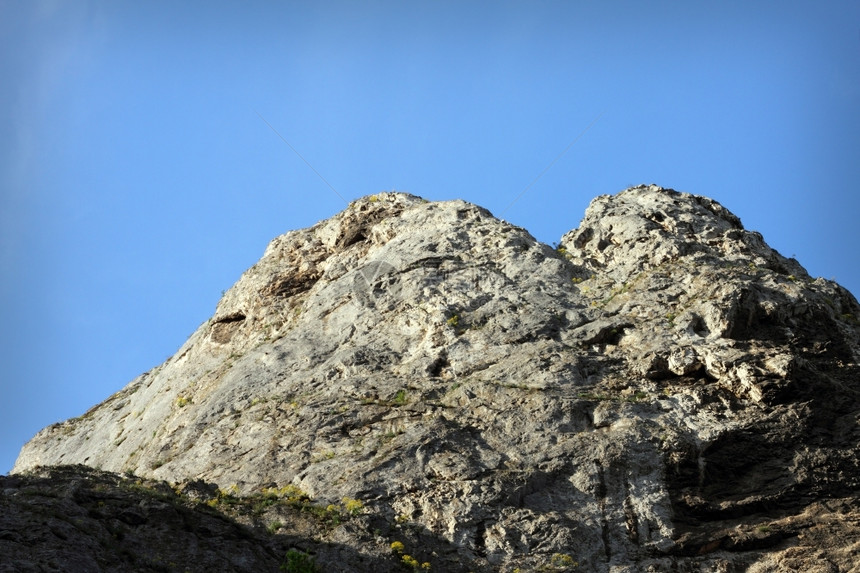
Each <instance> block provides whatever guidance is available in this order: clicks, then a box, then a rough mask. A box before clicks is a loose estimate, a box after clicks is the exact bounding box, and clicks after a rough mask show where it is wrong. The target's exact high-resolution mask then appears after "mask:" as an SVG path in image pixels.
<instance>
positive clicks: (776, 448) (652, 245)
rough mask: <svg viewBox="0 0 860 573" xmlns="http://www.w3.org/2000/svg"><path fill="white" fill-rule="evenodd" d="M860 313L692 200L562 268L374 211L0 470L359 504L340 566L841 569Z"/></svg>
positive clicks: (232, 295)
mask: <svg viewBox="0 0 860 573" xmlns="http://www.w3.org/2000/svg"><path fill="white" fill-rule="evenodd" d="M858 317H860V306H858V303H857V301H856V300H855V299H854V297H853V296H852V295H851V294H850V293H849V292H847V291H846V290H845V289H843V288H841V287H840V286H839V285H837V284H835V283H833V282H831V281H826V280H823V279H812V278H811V277H809V276H808V274H807V273H806V272H805V271H804V269H803V268H802V267H801V266H800V264H799V263H798V262H797V261H795V260H793V259H787V258H785V257H783V256H781V255H780V254H779V253H777V252H776V251H774V250H773V249H771V248H770V247H768V246H767V244H766V243H765V242H764V240H763V238H762V237H761V235H760V234H758V233H756V232H751V231H747V230H745V229H744V228H743V226H742V224H741V221H740V220H739V219H738V218H737V217H736V216H735V215H733V214H732V213H730V212H729V211H728V210H727V209H726V208H724V207H723V206H722V205H720V204H718V203H717V202H715V201H713V200H711V199H708V198H705V197H699V196H695V195H689V194H685V193H678V192H676V191H672V190H668V189H663V188H660V187H656V186H653V185H652V186H639V187H634V188H631V189H628V190H626V191H623V192H621V193H619V194H617V195H614V196H601V197H598V198H597V199H595V200H594V201H593V202H592V203H591V205H590V206H589V208H588V210H587V211H586V214H585V218H584V219H583V220H582V222H581V223H580V226H579V227H578V228H577V229H574V230H572V231H570V232H569V233H567V234H565V235H564V236H563V237H562V238H561V241H560V243H559V245H558V248H551V247H549V246H547V245H544V244H541V243H539V242H538V241H536V240H535V239H534V238H533V237H532V236H531V235H529V233H528V232H526V231H525V230H523V229H521V228H518V227H515V226H513V225H511V224H509V223H506V222H504V221H501V220H499V219H496V218H494V217H493V216H492V215H491V214H490V213H489V212H488V211H486V210H485V209H482V208H480V207H477V206H475V205H471V204H469V203H466V202H463V201H451V202H442V203H433V202H427V201H424V200H422V199H420V198H418V197H414V196H410V195H406V194H399V193H381V194H378V195H375V196H372V197H368V198H363V199H359V200H357V201H355V202H353V203H352V204H350V206H349V207H348V208H347V209H346V210H344V211H343V212H341V213H339V214H338V215H335V216H334V217H332V218H331V219H328V220H326V221H322V222H320V223H318V224H317V225H315V226H313V227H311V228H309V229H304V230H299V231H292V232H289V233H287V234H285V235H283V236H281V237H278V238H276V239H275V240H274V241H272V243H271V244H270V245H269V246H268V248H267V249H266V252H265V254H264V255H263V258H262V259H261V260H260V261H259V262H257V264H255V265H254V266H253V267H251V268H250V269H249V270H248V271H246V272H245V273H244V274H243V276H242V277H241V278H240V280H239V281H238V282H237V283H236V285H234V286H233V287H232V288H231V289H230V290H229V291H227V292H226V293H225V295H224V297H223V299H222V300H221V301H220V302H219V304H218V307H217V309H216V311H215V315H214V316H213V317H212V318H211V319H210V320H209V321H207V322H206V323H204V324H203V325H201V326H200V328H199V329H198V330H197V331H196V332H195V333H194V334H193V335H192V336H191V337H190V338H189V339H188V341H187V342H186V343H185V344H184V345H183V346H182V348H180V349H179V351H178V352H177V353H176V354H175V355H174V356H173V357H171V358H170V359H168V360H167V361H166V362H165V363H164V364H163V365H161V366H159V367H158V368H156V369H154V370H152V371H150V372H147V373H146V374H143V375H142V376H140V377H139V378H137V379H135V380H134V381H132V382H131V383H130V384H129V385H128V386H127V387H126V388H124V389H123V390H122V391H120V392H119V393H117V394H115V395H114V396H112V397H110V398H108V399H107V400H106V401H105V402H103V403H102V404H99V405H98V406H96V407H94V408H93V409H92V410H90V411H89V412H87V413H86V414H84V415H83V416H81V417H79V418H76V419H73V420H69V421H66V422H63V423H61V424H55V425H53V426H50V427H48V428H46V429H44V430H42V431H41V432H40V433H39V434H38V435H37V436H36V437H34V438H33V440H32V441H30V442H29V443H28V444H27V445H26V446H25V447H24V449H23V450H22V452H21V454H20V456H19V458H18V461H17V463H16V465H15V468H14V470H13V472H14V473H19V472H26V471H28V470H32V469H33V468H36V467H37V466H52V465H61V464H86V465H88V466H92V467H96V468H100V469H102V470H109V471H112V472H127V473H133V474H135V475H137V476H145V477H147V478H153V479H162V480H167V481H169V482H171V483H182V482H191V481H198V480H202V481H203V482H211V483H214V484H217V486H219V487H221V488H222V489H224V490H226V489H227V488H230V487H233V488H234V491H236V492H237V493H241V494H243V495H252V494H259V492H261V490H262V489H263V488H270V489H271V488H284V487H287V486H290V487H294V488H297V489H298V490H301V491H302V492H305V493H306V494H307V495H308V496H309V498H313V499H315V500H318V501H319V502H320V503H322V504H325V503H329V502H330V503H339V502H340V501H341V500H344V499H350V500H360V502H361V504H362V512H363V516H364V519H365V521H366V525H367V527H368V528H372V529H373V530H374V531H375V532H376V534H377V535H376V537H375V538H376V540H377V543H376V545H373V544H371V545H373V546H364V547H361V546H356V547H355V551H356V552H358V553H362V552H364V553H366V554H368V555H369V554H382V553H385V551H386V548H387V547H388V546H389V545H390V542H394V541H401V542H404V543H406V544H407V548H408V549H409V550H411V551H412V553H413V554H415V555H417V556H418V557H420V559H421V560H422V561H423V560H426V562H428V563H430V566H431V567H434V568H435V569H436V570H440V571H449V570H450V571H454V570H460V569H462V570H464V571H465V570H472V571H476V570H488V571H490V570H498V571H510V570H513V569H514V568H517V567H519V568H521V569H522V570H530V569H539V568H541V567H544V568H545V569H543V570H557V571H561V570H566V569H570V570H573V564H574V562H575V563H576V570H577V571H610V570H611V571H618V572H621V571H631V572H632V571H647V570H654V571H662V570H666V569H670V568H673V567H676V568H680V569H679V570H708V571H710V570H726V571H729V570H731V571H734V570H750V571H790V570H808V571H813V570H819V571H838V570H849V569H850V567H851V566H852V565H851V564H852V563H855V562H857V561H858V551H860V528H858V506H857V500H858V493H860V451H858V450H860V445H858V444H860V379H858V373H859V372H860V370H858V366H857V364H858V360H860V327H858V324H860V322H858ZM852 520H853V521H852ZM332 535H335V534H332ZM347 538H348V541H346V543H358V541H356V540H357V539H359V537H348V536H347V537H345V538H344V539H347ZM822 539H827V540H828V541H827V542H826V543H822V542H821V540H822ZM349 540H352V541H349ZM410 544H411V547H409V545H410ZM374 552H376V553H374ZM389 552H390V551H389ZM419 554H420V555H419ZM822 563H829V565H827V564H825V565H822ZM326 566H327V567H328V568H326V569H325V570H333V571H334V570H343V571H350V570H361V569H360V568H353V569H350V567H351V566H350V565H349V564H344V563H339V564H336V565H335V564H332V563H328V564H326ZM355 567H358V566H355ZM828 567H829V568H828ZM816 568H817V569H816Z"/></svg>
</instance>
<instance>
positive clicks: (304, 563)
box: [281, 549, 317, 573]
mask: <svg viewBox="0 0 860 573" xmlns="http://www.w3.org/2000/svg"><path fill="white" fill-rule="evenodd" d="M281 571H286V572H287V573H315V572H316V571H317V564H316V561H315V560H314V558H313V557H311V556H310V555H308V554H307V553H303V552H302V551H299V550H298V549H290V550H289V551H287V555H286V556H285V557H284V562H283V563H282V564H281Z"/></svg>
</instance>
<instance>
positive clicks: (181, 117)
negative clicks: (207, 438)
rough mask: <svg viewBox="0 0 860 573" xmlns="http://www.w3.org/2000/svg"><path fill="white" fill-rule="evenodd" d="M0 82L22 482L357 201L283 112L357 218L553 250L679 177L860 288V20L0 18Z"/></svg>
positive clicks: (480, 13) (14, 447)
mask: <svg viewBox="0 0 860 573" xmlns="http://www.w3.org/2000/svg"><path fill="white" fill-rule="evenodd" d="M0 77H2V78H3V80H2V81H0V273H2V274H0V276H2V283H1V284H0V288H2V292H0V300H2V301H3V315H2V329H0V359H2V365H3V367H2V370H0V387H2V400H0V438H2V442H0V472H6V471H8V470H9V468H11V465H12V463H13V461H14V458H15V456H16V455H17V452H18V450H19V449H20V447H21V445H22V444H23V443H24V442H25V441H26V440H27V439H29V438H30V437H31V436H32V435H33V434H34V433H35V432H36V431H37V430H39V429H40V428H42V427H44V426H46V425H48V424H51V423H53V422H56V421H59V420H62V419H65V418H69V417H72V416H76V415H80V414H82V413H83V412H84V411H85V410H86V409H88V408H89V407H90V406H92V405H93V404H95V403H97V402H99V401H101V400H102V399H104V398H106V397H107V396H108V395H110V394H111V393H113V392H115V391H117V390H119V389H120V388H121V387H122V386H124V385H125V384H126V383H127V382H129V381H130V380H131V379H132V378H134V377H135V376H136V375H138V374H140V373H141V372H143V371H145V370H148V369H149V368H151V367H153V366H156V365H157V364H159V363H161V362H162V361H163V360H164V359H166V358H167V357H168V356H169V355H171V354H172V353H173V352H174V351H175V350H176V349H177V348H178V347H179V346H180V345H181V344H182V342H183V341H184V340H185V338H186V337H187V336H188V335H189V334H190V333H191V332H192V331H194V330H195V329H196V328H197V327H198V326H199V325H200V324H201V323H202V322H203V321H205V320H206V319H207V318H208V317H209V316H211V314H212V313H213V311H214V308H215V304H216V302H217V300H218V298H219V297H220V293H221V291H222V290H224V289H226V288H228V287H229V286H230V285H231V284H232V283H233V282H235V281H236V279H237V278H238V277H239V275H240V274H241V272H242V271H243V270H245V269H246V268H247V267H249V266H251V265H252V264H253V263H254V262H255V261H256V260H257V259H258V258H259V257H260V256H261V255H262V253H263V250H264V248H265V246H266V244H267V243H268V241H269V240H271V239H272V238H273V237H275V236H277V235H279V234H281V233H283V232H285V231H287V230H290V229H295V228H301V227H306V226H309V225H312V224H313V223H315V222H316V221H318V220H320V219H324V218H326V217H329V216H331V215H333V214H334V213H336V212H337V211H339V210H341V209H342V208H343V207H344V206H345V205H344V203H343V202H342V201H341V199H340V198H339V197H338V196H337V195H336V194H335V193H334V192H332V190H331V189H329V188H328V187H327V186H326V185H325V184H324V183H323V182H322V181H321V180H320V179H319V178H318V177H317V176H316V175H315V174H314V173H313V171H311V170H310V169H309V168H308V167H307V166H306V165H305V164H304V163H303V162H302V161H301V160H300V159H299V158H298V157H297V156H296V155H295V154H293V152H292V151H290V149H289V147H287V146H286V145H285V144H284V143H283V142H282V141H281V140H280V139H279V138H278V136H277V135H275V134H274V133H273V132H272V131H271V130H270V129H269V127H267V126H266V124H265V123H264V122H263V121H262V120H261V119H260V118H259V117H258V116H257V113H260V114H262V115H263V116H264V117H265V118H266V120H268V121H269V122H270V123H271V124H272V125H273V126H275V127H276V128H277V130H278V131H279V132H280V133H281V134H282V135H283V136H284V137H285V138H286V139H287V140H288V141H289V142H290V143H291V144H292V145H293V146H294V147H296V148H297V149H298V150H299V151H300V152H301V153H302V155H303V156H304V157H305V158H306V159H307V160H308V161H309V162H310V163H311V164H312V165H313V166H314V167H315V168H316V169H317V170H318V171H319V172H320V173H322V174H323V175H324V177H325V178H326V179H327V180H328V181H329V182H330V183H331V184H332V185H333V186H334V188H335V189H337V191H338V192H339V193H340V194H341V195H343V196H344V197H345V198H346V199H349V200H351V199H354V198H356V197H359V196H362V195H367V194H371V193H375V192H378V191H380V190H390V189H398V190H403V191H409V192H411V193H414V194H417V195H421V196H424V197H426V198H428V199H432V200H441V199H450V198H463V199H466V200H469V201H472V202H475V203H478V204H481V205H483V206H485V207H487V208H489V209H490V210H491V211H493V213H495V214H496V215H497V216H503V217H504V218H505V219H508V220H509V221H512V222H513V223H515V224H518V225H521V226H523V227H526V228H527V229H529V230H530V231H531V232H532V234H534V235H535V236H536V237H537V238H539V239H541V240H543V241H545V242H547V243H552V242H553V241H557V240H558V239H559V237H560V236H561V235H562V234H563V233H564V232H565V231H567V230H569V229H571V228H574V227H576V226H577V224H578V222H579V220H580V218H581V217H582V214H583V211H584V209H585V207H586V206H587V204H588V202H589V200H590V199H591V198H593V197H594V196H596V195H599V194H605V193H615V192H617V191H619V190H621V189H623V188H625V187H628V186H630V185H634V184H638V183H657V184H659V185H662V186H664V187H672V188H675V189H678V190H682V191H689V192H692V193H697V194H702V195H708V196H711V197H713V198H715V199H717V200H719V201H720V202H722V203H723V204H724V205H725V206H726V207H728V208H729V209H731V210H732V211H733V212H734V213H736V214H737V215H739V216H740V217H741V218H742V220H743V222H744V224H745V225H746V226H747V228H750V229H755V230H758V231H761V232H762V233H763V234H764V236H765V239H766V240H767V241H768V242H769V243H770V245H771V246H773V247H775V248H776V249H778V250H779V251H781V252H782V253H783V254H785V255H787V256H791V255H794V256H796V257H797V258H798V260H800V262H801V263H802V264H803V265H804V266H805V267H806V268H807V269H808V270H809V272H810V273H811V274H813V275H815V276H824V277H827V278H835V279H836V280H838V281H839V282H840V283H842V284H843V285H844V286H846V287H848V288H849V289H850V290H852V292H854V293H855V294H857V293H860V268H858V263H860V255H858V248H860V221H858V214H860V213H858V211H860V209H858V205H860V195H858V191H857V185H858V182H860V157H858V155H860V154H858V151H860V3H858V2H856V0H852V1H850V2H848V1H845V2H827V1H821V0H814V1H806V2H792V1H781V2H755V1H744V2H687V1H683V2H682V1H678V2H639V1H633V2H621V1H612V0H606V1H594V2H585V1H580V2H575V1H570V2H540V1H534V0H532V1H522V2H501V1H499V2H470V1H466V0H463V1H457V2H442V1H432V2H431V1H420V0H419V1H409V2H351V1H347V2H326V1H314V2H310V1H308V2H274V1H271V2H241V3H240V2H230V3H227V2H217V1H207V2H175V1H173V2H162V1H146V2H141V1H132V2H128V1H121V0H112V1H107V0H105V1H100V2H99V1H89V2H88V1H84V0H74V1H73V0H69V1H61V0H51V1H49V0H45V1H36V0H34V1H23V0H22V1H15V0H0ZM601 113H602V114H603V115H600V114H601ZM598 116H600V118H599V119H598V121H597V122H596V123H594V125H593V126H592V127H591V128H590V129H589V130H588V131H587V132H586V133H585V134H584V135H583V136H582V137H581V138H580V139H579V140H578V141H577V142H576V144H575V145H573V146H572V147H571V148H570V150H569V151H568V152H567V153H566V154H565V155H564V156H563V157H562V158H561V159H559V160H558V162H556V163H555V164H554V165H553V167H552V168H551V169H550V170H549V171H548V172H547V173H546V174H545V175H544V176H543V177H542V178H541V179H540V180H539V181H537V182H536V183H535V184H534V185H533V186H532V187H531V188H530V189H528V191H527V192H526V193H525V194H524V195H523V196H522V198H521V199H520V200H519V201H517V202H516V203H515V204H514V205H513V206H511V207H510V208H508V206H509V204H510V203H511V202H512V201H513V200H514V199H515V198H516V197H517V196H518V195H519V194H520V193H521V192H522V191H523V190H524V189H525V188H526V187H527V186H528V185H529V183H531V182H532V180H533V179H534V178H535V177H537V176H538V175H539V174H540V173H541V172H542V171H543V170H544V168H545V167H547V165H549V164H550V162H551V161H552V160H553V159H554V158H555V157H556V156H557V155H558V154H559V153H560V152H561V151H563V150H564V149H565V148H566V147H567V146H568V144H570V143H571V141H573V140H574V139H575V138H576V137H577V135H579V134H580V133H581V132H582V131H583V130H584V129H585V128H586V127H587V126H588V125H589V124H591V123H592V121H594V119H595V118H596V117H598Z"/></svg>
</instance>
